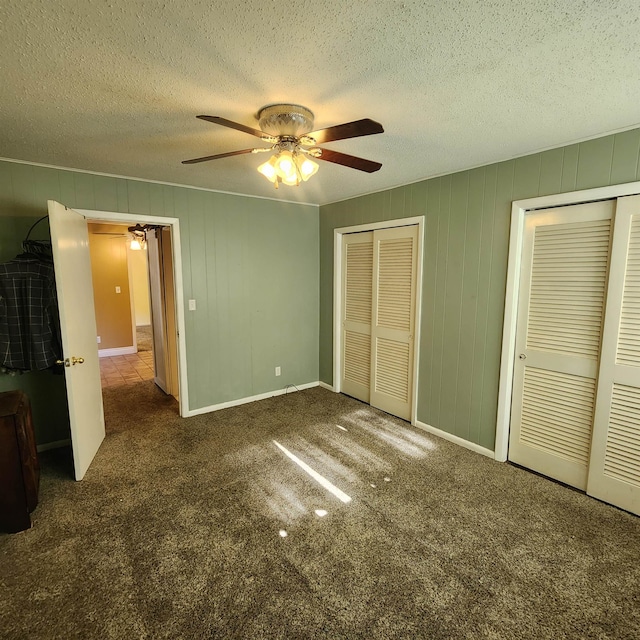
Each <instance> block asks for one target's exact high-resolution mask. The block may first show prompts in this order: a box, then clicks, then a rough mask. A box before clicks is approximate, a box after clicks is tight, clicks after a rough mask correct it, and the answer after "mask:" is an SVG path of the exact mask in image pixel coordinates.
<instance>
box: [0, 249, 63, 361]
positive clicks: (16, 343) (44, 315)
mask: <svg viewBox="0 0 640 640" xmlns="http://www.w3.org/2000/svg"><path fill="white" fill-rule="evenodd" d="M60 356H61V348H60V329H59V317H58V305H57V300H56V287H55V278H54V271H53V263H52V262H50V261H48V260H45V259H43V258H42V257H38V256H35V255H30V254H23V255H21V256H18V257H17V258H15V259H14V260H11V261H10V262H6V263H4V264H0V367H2V368H5V369H9V370H14V371H32V370H42V369H48V368H49V367H51V366H53V365H54V364H55V362H56V360H58V359H59V358H60Z"/></svg>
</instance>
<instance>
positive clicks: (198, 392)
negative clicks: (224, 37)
mask: <svg viewBox="0 0 640 640" xmlns="http://www.w3.org/2000/svg"><path fill="white" fill-rule="evenodd" d="M48 199H53V200H57V201H59V202H61V203H63V204H65V205H67V206H69V207H75V208H80V209H95V210H101V211H116V212H122V213H132V214H149V215H156V216H168V217H177V218H179V220H180V232H181V244H182V264H183V281H182V285H183V290H184V301H185V318H186V342H187V363H188V378H189V380H188V383H189V407H190V408H191V409H198V408H202V407H208V406H210V405H215V404H218V403H222V402H227V401H231V400H236V399H240V398H245V397H249V396H253V395H257V394H261V393H266V392H269V391H272V390H276V389H281V388H283V387H284V386H285V385H286V384H289V383H291V384H304V383H307V382H314V381H316V380H318V316H319V311H318V298H319V295H318V281H319V277H318V265H319V258H318V246H319V242H318V208H317V207H316V206H310V205H300V204H291V203H282V202H277V201H274V200H262V199H259V198H248V197H244V196H233V195H228V194H223V193H216V192H208V191H201V190H197V189H189V188H184V187H175V186H169V185H162V184H156V183H150V182H143V181H139V180H127V179H123V178H114V177H107V176H100V175H94V174H90V173H82V172H77V171H68V170H62V169H52V168H45V167H39V166H35V165H30V164H22V163H16V162H10V161H0V230H1V233H0V238H1V240H0V257H1V258H2V259H5V260H8V259H10V258H11V257H13V256H14V255H15V254H16V253H18V252H19V250H20V244H21V241H22V239H23V238H24V233H25V232H26V229H28V227H29V225H30V224H31V223H32V222H33V221H34V220H35V219H37V218H38V217H40V216H43V215H45V214H46V213H47V200H48ZM45 229H46V226H45ZM190 298H193V299H196V301H197V310H196V311H189V310H188V308H186V307H187V301H188V300H189V299H190ZM276 366H280V367H281V368H282V376H281V377H276V376H275V371H274V369H275V367H276ZM35 378H37V380H38V384H39V385H40V387H44V388H47V389H49V388H51V389H53V387H52V386H51V385H49V384H48V382H47V381H48V380H50V379H52V376H47V375H45V374H42V375H36V374H28V375H27V376H21V377H17V378H13V377H11V378H10V377H8V376H2V375H0V391H1V390H4V389H8V388H25V389H26V388H27V387H29V386H30V387H31V388H34V383H33V381H32V379H35ZM53 384H54V383H52V385H53ZM54 386H55V390H53V391H47V392H46V393H40V394H39V395H40V396H41V397H42V398H44V397H45V396H46V397H47V401H50V399H51V397H54V398H56V402H60V403H63V404H64V403H66V400H65V399H64V398H62V397H61V396H62V394H61V393H60V392H61V391H62V390H63V385H60V384H59V380H58V381H57V383H55V385H54ZM38 401H39V400H38V398H32V403H33V404H37V403H38ZM65 406H66V405H65ZM58 410H59V411H58V413H59V414H61V415H62V414H63V413H64V411H63V409H62V405H61V406H60V407H58ZM36 411H38V409H36ZM45 413H46V412H44V411H42V412H40V415H45ZM60 437H61V427H59V426H58V427H56V426H55V425H47V424H41V425H39V428H38V441H39V443H42V442H48V441H49V440H57V439H60Z"/></svg>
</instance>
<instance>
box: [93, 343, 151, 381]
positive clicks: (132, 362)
mask: <svg viewBox="0 0 640 640" xmlns="http://www.w3.org/2000/svg"><path fill="white" fill-rule="evenodd" d="M100 378H101V380H102V386H103V387H113V386H115V385H121V384H132V383H134V382H140V380H153V353H152V352H151V351H139V352H138V353H134V354H131V355H126V356H112V357H108V358H100Z"/></svg>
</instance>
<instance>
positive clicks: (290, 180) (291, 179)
mask: <svg viewBox="0 0 640 640" xmlns="http://www.w3.org/2000/svg"><path fill="white" fill-rule="evenodd" d="M282 183H283V184H287V185H289V186H290V187H297V186H298V185H299V184H300V180H299V179H298V174H297V172H296V171H295V168H294V171H293V173H292V174H291V175H288V176H287V177H286V178H282Z"/></svg>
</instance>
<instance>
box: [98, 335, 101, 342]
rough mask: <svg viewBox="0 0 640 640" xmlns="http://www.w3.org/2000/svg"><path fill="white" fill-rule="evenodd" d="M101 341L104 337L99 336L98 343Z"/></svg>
mask: <svg viewBox="0 0 640 640" xmlns="http://www.w3.org/2000/svg"><path fill="white" fill-rule="evenodd" d="M101 342H102V338H101V337H100V336H98V344H100V343H101Z"/></svg>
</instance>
